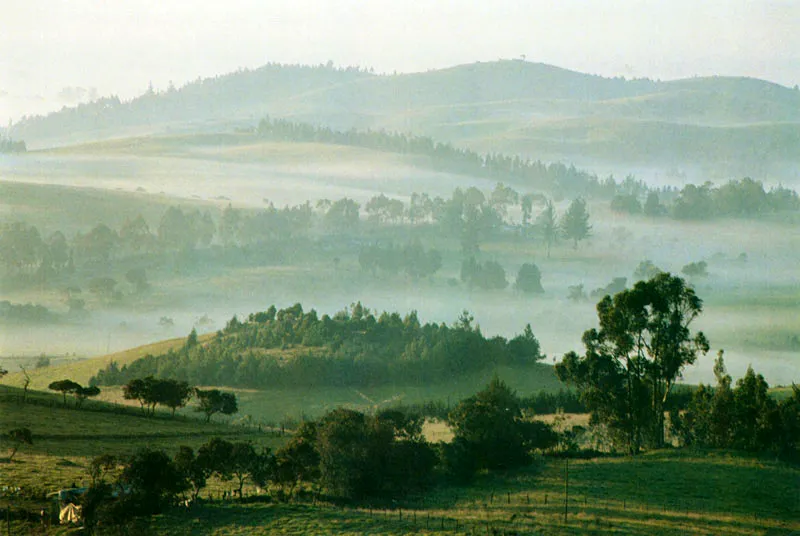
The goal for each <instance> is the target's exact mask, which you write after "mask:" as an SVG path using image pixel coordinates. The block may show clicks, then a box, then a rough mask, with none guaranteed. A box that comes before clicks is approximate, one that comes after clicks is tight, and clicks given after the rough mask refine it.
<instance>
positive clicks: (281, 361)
mask: <svg viewBox="0 0 800 536" xmlns="http://www.w3.org/2000/svg"><path fill="white" fill-rule="evenodd" d="M472 321H473V318H472V317H471V316H470V315H469V314H468V313H467V312H464V313H463V314H462V315H461V317H460V318H459V320H458V322H456V323H455V324H454V325H453V326H448V325H446V324H444V323H442V324H433V323H428V324H421V323H420V321H419V319H418V317H417V314H416V312H411V313H409V314H407V315H406V316H405V317H401V316H400V315H399V314H398V313H388V312H384V313H381V314H380V315H376V314H373V312H372V311H370V310H369V309H368V308H366V307H364V306H363V305H361V303H356V304H353V305H352V306H351V308H350V309H349V310H343V311H340V312H338V313H336V314H335V315H333V316H328V315H323V316H322V317H319V316H318V315H317V312H316V311H314V310H313V309H312V310H310V311H308V312H304V311H303V308H302V306H301V305H300V304H295V305H294V306H292V307H289V308H286V309H281V310H278V309H276V308H275V307H274V306H272V307H270V308H269V309H268V310H267V311H263V312H260V313H255V314H252V315H250V317H249V319H248V320H247V321H244V322H242V321H239V320H238V319H237V318H236V317H234V318H233V319H231V321H230V322H228V325H227V326H226V327H225V329H224V330H222V331H220V332H218V333H217V336H216V337H215V338H214V339H213V340H211V341H209V342H206V343H203V344H187V345H186V346H184V347H183V348H182V349H180V350H177V351H170V352H168V353H166V354H164V355H161V356H157V357H156V356H146V357H144V358H142V359H139V360H136V361H134V362H132V363H130V364H127V365H124V366H123V367H121V368H120V367H118V366H117V365H116V364H115V363H111V364H109V365H108V366H107V367H106V368H105V369H103V370H101V371H99V372H98V374H97V375H96V376H95V378H93V379H92V382H93V383H97V384H101V385H102V384H104V385H121V384H124V383H126V382H128V381H130V380H131V379H134V378H143V377H146V376H154V377H157V378H173V379H177V380H180V381H187V382H189V383H190V384H193V385H234V386H241V387H258V388H263V387H294V386H309V385H315V386H319V385H347V386H369V385H379V384H385V383H388V382H405V383H420V382H431V381H436V380H437V379H442V378H448V377H452V376H453V375H460V374H464V373H465V372H469V371H475V370H482V369H484V368H486V367H488V366H492V365H501V364H518V365H524V364H530V363H535V362H536V361H538V360H539V359H541V358H542V357H543V356H542V354H541V352H540V347H539V342H538V341H537V340H536V337H535V336H534V335H533V332H532V331H531V329H530V326H527V327H526V328H525V330H524V332H523V333H522V334H520V335H517V336H516V337H514V338H512V339H511V340H506V339H505V338H503V337H499V336H498V337H493V338H491V339H487V338H485V337H484V336H483V335H482V334H481V332H480V330H479V329H478V328H477V327H475V326H473V325H472ZM271 349H284V350H290V349H291V351H290V352H288V351H287V352H269V351H268V350H271Z"/></svg>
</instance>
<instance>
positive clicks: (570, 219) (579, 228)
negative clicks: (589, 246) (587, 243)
mask: <svg viewBox="0 0 800 536" xmlns="http://www.w3.org/2000/svg"><path fill="white" fill-rule="evenodd" d="M591 229H592V226H591V225H589V213H588V212H587V211H586V201H584V200H583V199H582V198H580V197H579V198H577V199H574V200H573V201H572V203H570V205H569V208H567V211H566V212H565V213H564V217H563V218H562V219H561V232H562V233H563V234H564V238H566V239H567V240H572V243H573V247H574V248H575V249H577V248H578V242H579V241H580V240H585V239H586V238H588V237H589V234H590V231H591Z"/></svg>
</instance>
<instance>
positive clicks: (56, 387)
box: [47, 380, 81, 406]
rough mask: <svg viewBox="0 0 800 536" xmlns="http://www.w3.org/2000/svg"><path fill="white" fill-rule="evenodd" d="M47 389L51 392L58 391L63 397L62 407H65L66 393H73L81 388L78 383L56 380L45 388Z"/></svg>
mask: <svg viewBox="0 0 800 536" xmlns="http://www.w3.org/2000/svg"><path fill="white" fill-rule="evenodd" d="M47 388H48V389H50V390H51V391H58V392H60V393H61V394H62V396H63V397H64V405H65V406H66V405H67V393H75V392H76V391H77V390H78V389H80V388H81V385H80V384H79V383H76V382H74V381H72V380H58V381H54V382H52V383H51V384H50V385H48V386H47Z"/></svg>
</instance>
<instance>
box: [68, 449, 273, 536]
mask: <svg viewBox="0 0 800 536" xmlns="http://www.w3.org/2000/svg"><path fill="white" fill-rule="evenodd" d="M273 460H274V459H273V457H272V455H271V452H270V450H269V449H268V448H263V449H261V450H260V451H257V450H256V449H255V447H254V446H253V445H252V444H251V443H247V442H229V441H225V440H223V439H219V438H214V439H211V440H210V441H209V442H208V443H206V444H204V445H202V446H201V447H200V448H199V449H198V451H197V453H195V452H194V450H193V449H192V448H191V447H187V446H181V447H179V448H178V452H177V453H176V454H175V456H174V457H173V458H170V456H169V455H168V454H167V453H166V452H164V451H163V450H155V449H150V448H144V449H141V450H139V451H138V452H136V454H134V455H133V456H132V457H131V458H130V459H128V460H123V459H117V458H116V457H114V456H111V455H107V454H106V455H101V456H98V457H96V458H94V459H93V460H92V462H91V463H90V464H89V474H90V476H91V479H92V484H91V486H90V487H89V490H88V491H87V493H86V494H85V495H84V497H83V500H82V506H83V511H82V516H83V519H84V523H85V525H86V528H87V529H88V531H89V533H93V532H94V531H95V530H96V528H97V527H98V526H101V525H102V526H106V527H113V526H120V525H125V524H126V523H128V522H130V521H131V520H132V519H134V518H135V517H137V516H148V515H153V514H157V513H160V512H162V511H163V510H164V509H165V508H168V507H169V506H171V505H173V504H175V503H176V502H177V499H178V497H179V495H182V494H183V495H184V496H185V494H186V493H189V495H190V497H192V498H193V499H197V497H198V494H199V493H200V490H202V489H203V488H204V487H205V486H206V483H207V480H208V478H209V477H211V476H212V475H215V476H217V477H219V478H220V479H221V480H223V481H230V480H233V479H235V480H236V482H237V483H238V490H237V491H238V492H239V495H240V496H241V493H242V488H243V487H244V483H245V482H246V481H247V480H248V479H250V480H252V481H253V482H255V483H257V484H259V485H266V483H267V481H268V479H269V476H270V474H271V472H272V464H273ZM120 468H121V470H120ZM114 470H117V471H118V476H117V478H116V480H115V481H113V482H106V477H107V476H108V475H109V474H110V473H111V472H112V471H114Z"/></svg>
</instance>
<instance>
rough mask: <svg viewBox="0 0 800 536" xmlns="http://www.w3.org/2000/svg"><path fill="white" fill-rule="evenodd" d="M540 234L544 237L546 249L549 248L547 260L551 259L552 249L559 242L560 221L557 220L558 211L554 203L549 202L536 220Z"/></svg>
mask: <svg viewBox="0 0 800 536" xmlns="http://www.w3.org/2000/svg"><path fill="white" fill-rule="evenodd" d="M536 225H537V226H538V228H539V233H540V234H541V235H542V240H543V241H544V244H545V247H546V248H547V258H548V259H549V258H550V248H551V247H552V245H553V244H554V243H555V241H556V240H558V221H557V220H556V209H555V207H554V206H553V202H552V201H549V200H548V201H547V203H545V205H544V210H543V211H542V212H541V213H540V214H539V216H538V218H537V219H536Z"/></svg>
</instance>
